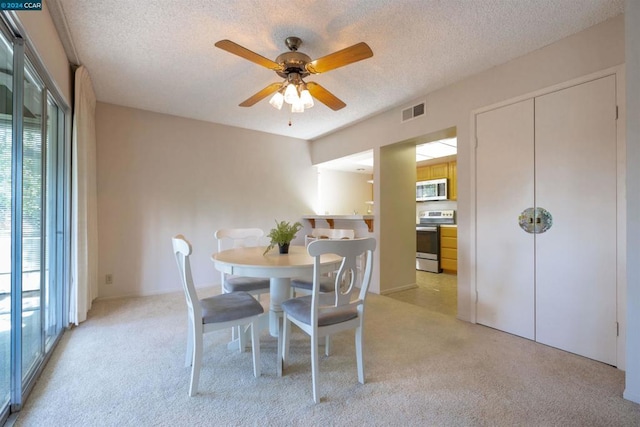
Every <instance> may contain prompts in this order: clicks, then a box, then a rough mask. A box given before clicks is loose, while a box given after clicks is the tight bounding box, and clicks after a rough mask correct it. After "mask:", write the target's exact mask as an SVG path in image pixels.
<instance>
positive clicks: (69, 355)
mask: <svg viewBox="0 0 640 427" xmlns="http://www.w3.org/2000/svg"><path fill="white" fill-rule="evenodd" d="M201 296H206V295H205V294H204V293H203V294H202V295H201ZM365 324H366V329H365V366H366V379H367V383H366V384H365V385H361V384H359V383H358V381H357V373H356V365H355V351H354V346H353V334H352V333H343V334H340V335H338V336H336V337H335V338H334V340H333V346H332V348H333V354H332V355H331V356H330V357H329V358H324V357H322V358H321V364H320V395H321V396H323V399H322V402H321V403H319V404H317V405H315V404H314V403H313V399H312V395H311V372H310V360H309V349H308V339H307V338H306V337H305V336H304V335H302V334H301V333H300V332H299V331H298V334H297V335H294V339H293V341H292V348H291V359H292V360H291V362H290V364H289V365H288V366H287V367H286V368H285V374H284V376H283V377H277V376H276V373H275V372H276V369H275V359H276V358H275V354H276V348H275V342H276V341H275V338H272V337H270V336H268V334H267V333H266V332H265V333H263V335H262V342H261V349H262V371H263V375H262V376H261V377H260V378H254V377H253V375H252V369H251V353H250V352H246V353H237V352H233V351H230V350H227V348H226V343H227V342H228V340H229V337H230V331H221V332H219V333H214V334H209V335H207V337H206V338H205V356H204V362H203V369H202V374H201V379H200V393H199V394H198V395H197V396H195V397H192V398H190V397H189V396H188V394H187V387H188V381H189V369H188V368H185V367H184V351H185V349H184V347H185V333H186V308H185V302H184V297H183V295H182V294H178V293H176V294H170V295H161V296H153V297H144V298H128V299H118V300H106V301H97V302H96V303H95V304H94V307H93V309H92V310H91V312H90V316H89V319H88V320H87V321H86V322H85V323H83V324H82V325H81V326H80V327H77V328H75V329H73V330H71V331H69V332H67V333H66V334H65V335H64V337H63V339H62V341H61V343H60V345H59V347H58V349H57V350H56V351H55V353H54V355H53V357H52V359H51V360H50V362H49V364H48V365H47V366H46V368H45V370H44V372H43V375H42V377H41V379H40V380H39V381H38V383H37V384H36V386H35V389H34V391H33V393H32V394H31V396H30V398H29V399H28V401H27V403H26V405H25V406H24V408H23V410H22V411H21V412H20V413H19V416H18V418H17V421H16V425H18V426H183V425H184V426H239V425H249V426H258V425H259V426H285V425H286V426H315V425H345V426H351V425H367V426H369V425H371V426H400V425H410V426H515V425H518V426H522V425H524V426H638V425H640V405H638V404H634V403H632V402H629V401H626V400H624V399H623V398H622V397H621V396H622V392H623V389H624V373H623V372H622V371H620V370H617V369H615V368H613V367H611V366H607V365H604V364H601V363H598V362H595V361H592V360H588V359H585V358H582V357H579V356H576V355H573V354H569V353H566V352H563V351H560V350H556V349H553V348H550V347H546V346H544V345H541V344H537V343H534V342H531V341H528V340H525V339H521V338H518V337H515V336H512V335H509V334H505V333H502V332H498V331H495V330H492V329H489V328H486V327H483V326H479V325H473V324H469V323H465V322H462V321H459V320H456V319H455V318H454V317H452V316H448V315H443V314H440V313H436V312H433V311H430V310H426V309H424V308H421V307H417V306H415V305H411V304H407V303H404V302H400V301H396V300H394V299H391V298H388V297H384V296H378V295H373V294H372V295H369V297H368V300H367V312H366V318H365Z"/></svg>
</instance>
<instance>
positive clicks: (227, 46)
mask: <svg viewBox="0 0 640 427" xmlns="http://www.w3.org/2000/svg"><path fill="white" fill-rule="evenodd" d="M215 46H216V47H217V48H220V49H222V50H226V51H227V52H229V53H233V54H234V55H238V56H239V57H241V58H244V59H247V60H249V61H251V62H254V63H256V64H258V65H262V66H263V67H265V68H268V69H270V70H275V71H282V66H281V65H280V64H278V63H276V62H273V61H272V60H270V59H268V58H265V57H264V56H262V55H258V54H257V53H255V52H253V51H250V50H249V49H247V48H245V47H242V46H240V45H239V44H237V43H234V42H232V41H231V40H220V41H219V42H216V44H215Z"/></svg>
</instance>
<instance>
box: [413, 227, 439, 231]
mask: <svg viewBox="0 0 640 427" xmlns="http://www.w3.org/2000/svg"><path fill="white" fill-rule="evenodd" d="M416 231H438V227H416Z"/></svg>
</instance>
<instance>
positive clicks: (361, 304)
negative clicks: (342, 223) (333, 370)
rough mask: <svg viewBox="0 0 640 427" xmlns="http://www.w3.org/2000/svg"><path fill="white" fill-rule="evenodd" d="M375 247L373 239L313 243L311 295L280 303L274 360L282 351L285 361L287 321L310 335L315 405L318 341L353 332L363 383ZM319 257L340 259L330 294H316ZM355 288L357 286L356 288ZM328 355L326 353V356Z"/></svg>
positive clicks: (318, 241)
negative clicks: (361, 261) (360, 260)
mask: <svg viewBox="0 0 640 427" xmlns="http://www.w3.org/2000/svg"><path fill="white" fill-rule="evenodd" d="M375 248H376V240H375V239H374V238H366V239H354V240H330V239H327V240H317V241H315V242H311V243H310V244H309V246H308V248H307V250H308V252H309V255H311V256H312V257H314V266H313V291H312V294H311V295H307V296H303V297H298V298H292V299H289V300H287V301H284V302H283V303H282V310H283V322H282V326H281V330H280V333H281V334H282V340H283V342H284V343H283V346H279V347H278V360H280V353H281V352H282V361H283V363H284V362H286V361H287V360H288V358H289V340H290V339H291V322H293V323H294V324H296V325H297V326H298V327H299V328H300V329H302V331H303V332H305V333H306V334H307V335H309V336H310V341H311V375H312V384H313V400H314V402H316V403H318V402H319V394H318V362H319V361H318V340H319V338H321V337H326V336H330V335H333V334H335V333H337V332H341V331H345V330H350V329H355V347H356V361H357V366H358V381H360V383H361V384H364V353H363V343H362V340H363V330H362V329H363V319H364V311H365V299H366V297H367V291H368V289H369V284H370V282H371V272H372V267H373V252H374V250H375ZM323 254H336V255H339V256H341V257H342V263H341V264H340V268H339V269H338V271H337V273H336V274H335V275H334V276H333V279H334V292H332V293H324V294H323V293H320V281H321V278H322V275H321V265H320V257H321V255H323ZM360 255H364V256H365V266H364V274H363V279H362V280H361V282H360V283H358V280H357V278H358V274H357V271H356V270H357V258H358V256H360ZM358 285H359V286H358ZM326 354H327V356H328V353H326Z"/></svg>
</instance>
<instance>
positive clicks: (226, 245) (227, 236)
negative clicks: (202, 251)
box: [215, 228, 264, 252]
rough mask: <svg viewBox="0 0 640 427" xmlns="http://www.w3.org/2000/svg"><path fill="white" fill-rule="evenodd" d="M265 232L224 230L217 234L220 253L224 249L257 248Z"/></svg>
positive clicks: (252, 229) (253, 229) (256, 229)
mask: <svg viewBox="0 0 640 427" xmlns="http://www.w3.org/2000/svg"><path fill="white" fill-rule="evenodd" d="M262 236H264V231H262V230H261V229H259V228H222V229H220V230H218V231H216V233H215V237H216V239H217V240H218V252H220V251H222V250H224V249H230V248H231V247H233V248H243V247H246V246H257V245H258V243H260V238H261V237H262Z"/></svg>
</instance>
